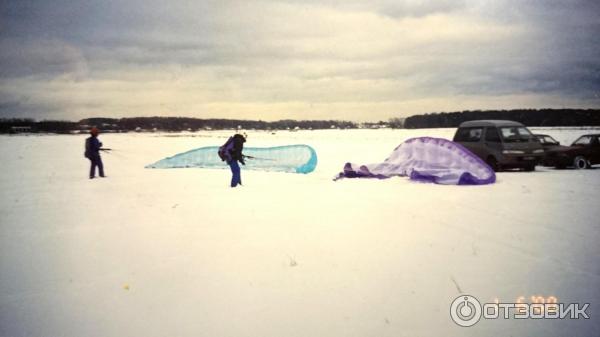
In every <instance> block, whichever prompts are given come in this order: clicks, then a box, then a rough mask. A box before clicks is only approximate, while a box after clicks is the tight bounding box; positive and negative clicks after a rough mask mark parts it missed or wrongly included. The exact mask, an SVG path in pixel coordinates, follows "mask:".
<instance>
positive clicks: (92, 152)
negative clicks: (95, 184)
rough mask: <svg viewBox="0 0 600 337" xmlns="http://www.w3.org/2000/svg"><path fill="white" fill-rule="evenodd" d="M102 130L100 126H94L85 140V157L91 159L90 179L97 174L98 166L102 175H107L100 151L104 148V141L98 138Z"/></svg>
mask: <svg viewBox="0 0 600 337" xmlns="http://www.w3.org/2000/svg"><path fill="white" fill-rule="evenodd" d="M99 133H100V130H98V128H96V127H93V128H92V129H91V130H90V134H91V136H90V137H88V138H87V139H86V140H85V154H84V155H85V157H86V158H87V159H89V160H90V163H91V167H90V179H94V178H95V176H96V167H98V173H99V174H100V177H102V178H104V177H106V176H105V175H104V165H103V164H102V158H101V157H100V151H101V150H104V149H103V148H102V143H101V142H100V141H99V140H98V134H99Z"/></svg>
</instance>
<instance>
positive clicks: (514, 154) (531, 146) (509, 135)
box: [454, 120, 544, 171]
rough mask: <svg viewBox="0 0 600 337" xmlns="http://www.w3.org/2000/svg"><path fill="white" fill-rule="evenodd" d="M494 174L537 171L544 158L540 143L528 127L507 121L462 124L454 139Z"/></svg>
mask: <svg viewBox="0 0 600 337" xmlns="http://www.w3.org/2000/svg"><path fill="white" fill-rule="evenodd" d="M454 141H455V142H457V143H460V144H461V145H463V146H464V147H466V148H467V149H469V150H470V151H471V152H473V153H474V154H476V155H477V156H479V158H481V159H482V160H483V161H485V162H486V163H487V164H488V165H490V166H491V167H492V168H493V169H494V171H501V170H502V169H508V168H521V169H524V170H525V171H533V170H535V165H537V164H538V163H539V162H540V161H541V160H542V158H543V156H544V149H543V148H542V144H541V143H540V142H539V140H538V139H537V138H536V137H534V136H533V134H532V133H531V132H530V131H529V130H528V129H527V128H526V127H525V125H523V124H521V123H518V122H513V121H504V120H477V121H468V122H464V123H462V124H460V126H459V127H458V129H457V130H456V134H455V135H454Z"/></svg>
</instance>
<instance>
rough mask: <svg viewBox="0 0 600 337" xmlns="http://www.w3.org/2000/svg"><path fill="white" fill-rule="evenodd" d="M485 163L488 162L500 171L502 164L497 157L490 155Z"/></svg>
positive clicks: (495, 169) (493, 168) (496, 170)
mask: <svg viewBox="0 0 600 337" xmlns="http://www.w3.org/2000/svg"><path fill="white" fill-rule="evenodd" d="M485 163H486V164H488V165H489V166H490V167H491V168H492V170H494V172H500V164H498V161H497V160H496V158H494V157H492V156H489V157H488V158H487V159H486V160H485Z"/></svg>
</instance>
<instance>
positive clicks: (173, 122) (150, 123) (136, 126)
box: [0, 117, 357, 133]
mask: <svg viewBox="0 0 600 337" xmlns="http://www.w3.org/2000/svg"><path fill="white" fill-rule="evenodd" d="M92 126H96V127H98V128H100V129H101V130H103V131H114V132H128V131H154V130H156V131H186V130H189V131H197V130H227V129H237V128H242V129H246V130H251V129H256V130H288V129H289V130H294V129H304V130H306V129H313V130H316V129H331V128H340V129H349V128H356V127H357V124H356V123H353V122H349V121H336V120H300V121H296V120H280V121H275V122H267V121H260V120H258V121H255V120H241V119H239V120H238V119H199V118H188V117H133V118H86V119H82V120H80V121H79V122H70V121H47V120H44V121H36V120H33V119H18V118H13V119H0V133H11V132H23V131H26V132H53V133H72V132H77V131H86V130H88V129H89V128H91V127H92Z"/></svg>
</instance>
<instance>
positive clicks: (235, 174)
mask: <svg viewBox="0 0 600 337" xmlns="http://www.w3.org/2000/svg"><path fill="white" fill-rule="evenodd" d="M228 164H229V167H230V168H231V187H236V186H237V185H238V184H239V180H240V165H239V164H238V162H237V160H231V161H230V162H229V163H228Z"/></svg>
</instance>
